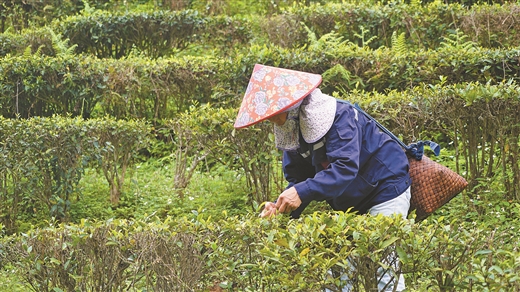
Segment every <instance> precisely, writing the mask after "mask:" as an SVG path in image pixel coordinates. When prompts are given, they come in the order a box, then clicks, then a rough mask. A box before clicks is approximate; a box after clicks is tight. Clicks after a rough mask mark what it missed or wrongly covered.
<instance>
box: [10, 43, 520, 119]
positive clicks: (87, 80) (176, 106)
mask: <svg viewBox="0 0 520 292" xmlns="http://www.w3.org/2000/svg"><path fill="white" fill-rule="evenodd" d="M322 44H325V45H322ZM328 44H330V42H321V41H317V42H316V44H315V45H314V46H312V47H309V48H308V49H305V50H304V49H300V50H286V49H282V48H279V47H271V48H268V47H257V46H253V47H252V48H251V50H250V52H249V53H248V54H247V55H243V56H241V58H240V59H235V60H226V59H218V60H217V59H213V58H197V57H191V58H182V59H180V58H179V59H159V60H146V59H143V58H128V59H124V60H113V59H105V60H99V59H97V58H92V57H87V56H83V55H80V56H76V55H70V54H65V53H64V54H61V55H60V56H57V57H48V56H38V55H31V56H25V57H23V56H19V57H4V58H2V59H1V63H0V85H1V86H0V115H2V116H4V117H15V116H20V117H23V118H26V117H31V116H51V115H53V114H57V115H67V114H70V115H72V116H82V117H84V118H88V117H91V116H103V115H105V114H110V115H112V116H114V117H117V118H145V119H147V120H150V121H158V120H161V119H170V118H174V117H175V115H176V113H178V112H181V111H183V110H185V109H187V108H188V107H189V106H190V104H192V103H193V102H200V103H207V102H212V103H213V104H216V105H217V106H238V104H239V103H240V100H241V97H242V94H243V91H244V89H245V88H246V86H247V82H248V74H249V72H250V71H251V70H252V69H251V68H252V67H253V66H254V64H255V63H264V64H266V65H279V66H281V67H286V68H292V69H295V70H301V71H308V72H313V73H319V74H323V75H324V76H325V77H324V84H323V87H322V89H323V91H324V92H326V93H332V92H334V91H340V92H349V91H351V90H353V89H364V90H367V91H378V92H385V91H387V90H389V89H398V90H405V89H407V88H413V87H414V86H417V85H420V84H423V83H426V84H431V85H435V84H446V85H448V84H457V83H464V82H481V83H486V82H491V83H492V84H493V83H499V82H501V81H503V80H518V79H519V78H520V49H519V48H514V49H510V50H484V49H474V50H471V51H468V52H462V51H461V50H460V49H459V48H457V47H450V48H445V49H443V50H439V51H430V52H407V53H401V52H399V51H397V50H394V49H378V50H375V51H374V50H369V49H366V48H365V49H362V48H358V47H356V46H349V45H331V46H330V47H327V45H328ZM439 77H440V78H439Z"/></svg>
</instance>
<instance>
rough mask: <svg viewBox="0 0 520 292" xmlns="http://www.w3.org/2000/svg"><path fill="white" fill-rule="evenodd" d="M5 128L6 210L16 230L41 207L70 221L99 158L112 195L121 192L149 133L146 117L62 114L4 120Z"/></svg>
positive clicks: (1, 147) (1, 165) (2, 188)
mask: <svg viewBox="0 0 520 292" xmlns="http://www.w3.org/2000/svg"><path fill="white" fill-rule="evenodd" d="M0 129H1V133H2V136H1V139H0V155H1V157H2V158H3V159H2V160H1V162H0V176H1V177H2V184H1V185H0V195H1V196H2V200H1V201H2V204H1V205H0V206H1V208H0V212H1V213H0V214H1V219H2V221H1V222H2V224H4V225H5V226H6V228H7V231H8V232H9V233H12V232H15V231H16V229H17V226H16V224H17V223H18V216H22V214H24V213H28V214H34V213H36V212H39V209H40V208H43V209H44V210H46V211H47V212H48V213H47V214H48V215H47V216H49V218H50V217H53V218H56V219H58V220H64V221H67V220H69V217H68V211H69V210H70V205H71V202H72V201H73V198H74V196H76V197H79V196H80V194H79V190H78V188H77V186H78V183H79V181H80V179H81V177H82V175H83V172H84V168H85V167H86V166H87V164H88V163H89V161H95V162H96V163H97V162H99V164H100V168H101V169H102V170H103V171H104V172H105V173H106V178H107V181H108V183H109V185H110V186H111V195H112V196H116V195H118V194H119V193H118V192H120V189H121V187H122V184H123V180H124V174H125V172H126V169H127V168H128V166H129V164H130V162H131V158H132V157H133V156H134V155H135V154H136V153H137V151H138V150H139V149H141V148H142V147H144V146H145V144H144V143H145V141H146V138H147V137H148V134H149V128H148V125H147V124H146V123H142V122H131V121H129V122H125V121H114V120H111V119H104V120H89V121H83V120H80V119H70V118H60V117H53V118H32V119H27V120H21V119H10V120H9V119H0ZM112 190H113V191H114V192H112ZM116 199H117V197H114V200H113V203H117V200H116Z"/></svg>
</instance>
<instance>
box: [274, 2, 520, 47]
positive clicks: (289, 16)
mask: <svg viewBox="0 0 520 292" xmlns="http://www.w3.org/2000/svg"><path fill="white" fill-rule="evenodd" d="M519 10H520V6H519V5H518V4H515V3H511V4H504V5H487V4H481V5H474V6H471V7H467V6H464V5H460V4H457V3H454V4H449V3H445V2H441V1H433V2H431V3H426V4H419V3H417V2H413V1H411V3H403V2H401V3H395V2H393V3H389V4H386V5H382V4H374V3H366V4H359V3H349V2H344V3H340V4H336V3H331V4H326V5H320V4H315V5H308V6H302V7H295V8H291V9H289V10H288V12H287V13H284V14H280V15H277V16H275V17H273V18H272V19H270V20H269V27H270V29H269V30H266V31H267V32H268V34H269V41H270V42H273V43H275V44H278V45H282V46H284V47H299V46H302V45H304V44H306V40H307V32H306V30H305V29H304V27H303V26H302V24H304V25H305V26H307V27H308V28H309V29H310V30H311V31H313V32H314V33H316V35H318V37H320V36H323V35H325V34H328V33H330V32H336V33H338V34H339V35H340V36H342V37H343V38H344V39H345V40H348V41H351V42H354V43H356V44H358V45H360V46H363V45H368V46H370V47H371V48H379V47H381V46H386V47H391V46H392V42H393V39H394V38H395V36H399V35H401V34H403V35H404V36H405V38H406V43H407V45H409V46H410V47H411V48H413V49H414V50H417V49H426V50H431V49H435V48H437V47H439V46H441V45H442V43H443V42H444V39H445V38H449V37H450V35H452V34H453V33H454V32H457V31H459V33H461V34H463V35H465V36H466V37H467V39H466V40H458V41H472V42H475V43H476V44H477V45H478V46H481V47H485V48H508V47H512V46H518V45H520V38H519V36H518V34H515V33H513V32H515V31H518V30H519V28H520V24H519V23H518V21H517V20H516V19H515V15H517V14H518V11H519Z"/></svg>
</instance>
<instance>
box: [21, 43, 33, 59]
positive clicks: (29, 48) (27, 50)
mask: <svg viewBox="0 0 520 292" xmlns="http://www.w3.org/2000/svg"><path fill="white" fill-rule="evenodd" d="M31 56H32V46H31V45H29V46H27V48H25V50H24V51H23V58H24V59H29V58H30V57H31Z"/></svg>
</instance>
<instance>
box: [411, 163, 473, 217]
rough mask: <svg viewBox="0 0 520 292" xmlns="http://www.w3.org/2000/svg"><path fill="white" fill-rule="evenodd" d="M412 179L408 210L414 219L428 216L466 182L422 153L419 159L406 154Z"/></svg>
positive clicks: (461, 188)
mask: <svg viewBox="0 0 520 292" xmlns="http://www.w3.org/2000/svg"><path fill="white" fill-rule="evenodd" d="M408 162H409V164H410V177H411V179H412V187H411V193H412V198H411V200H410V212H411V211H413V210H416V215H417V217H416V220H422V219H424V218H426V217H428V216H429V215H430V214H431V213H433V212H434V211H435V210H437V209H438V208H440V207H442V206H443V205H444V204H446V203H447V202H449V201H450V200H451V199H453V197H455V196H456V195H457V194H459V193H460V192H462V190H464V188H466V186H467V185H468V182H467V181H466V180H465V179H464V178H463V177H462V176H460V175H459V174H457V173H456V172H454V171H453V170H451V169H449V168H448V167H446V166H444V165H442V164H439V163H437V162H435V161H433V160H431V159H430V158H428V157H426V156H424V155H423V157H422V159H421V160H417V159H415V158H413V157H410V156H408Z"/></svg>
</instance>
